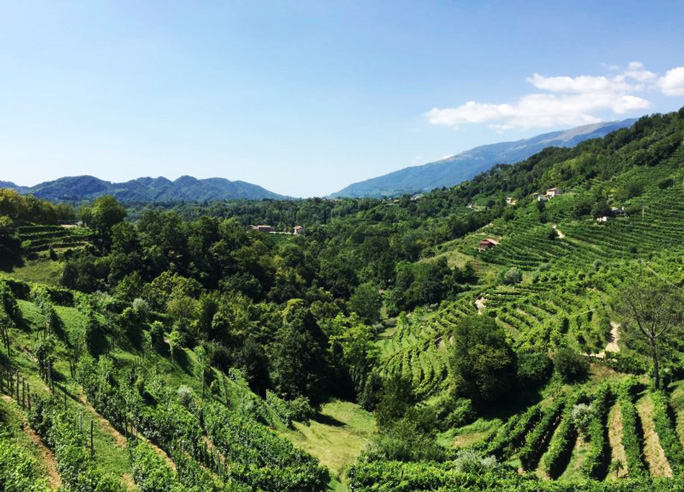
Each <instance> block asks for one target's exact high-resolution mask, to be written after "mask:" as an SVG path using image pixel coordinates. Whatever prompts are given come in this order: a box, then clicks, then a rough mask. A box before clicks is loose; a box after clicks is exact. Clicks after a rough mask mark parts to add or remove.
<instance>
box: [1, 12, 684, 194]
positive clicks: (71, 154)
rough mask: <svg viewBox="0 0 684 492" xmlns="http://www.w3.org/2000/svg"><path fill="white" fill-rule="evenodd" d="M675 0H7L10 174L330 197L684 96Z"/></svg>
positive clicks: (672, 106) (4, 106)
mask: <svg viewBox="0 0 684 492" xmlns="http://www.w3.org/2000/svg"><path fill="white" fill-rule="evenodd" d="M682 19H684V3H682V2H679V1H661V2H657V1H653V2H648V3H644V2H641V1H639V2H637V1H619V2H618V1H606V2H595V1H592V2H588V1H573V2H567V1H548V0H547V1H538V2H537V1H524V2H523V1H520V2H516V1H500V2H494V1H470V0H468V1H466V0H451V1H429V0H426V1H415V0H413V1H403V0H393V1H373V0H365V1H358V2H356V1H349V2H347V1H344V2H340V1H330V2H328V1H324V0H316V1H291V2H286V1H275V0H274V1H268V2H261V1H256V0H249V1H233V2H228V1H215V2H212V1H205V2H190V1H187V2H181V1H169V0H166V1H153V0H146V1H143V2H141V1H139V0H135V1H118V2H103V1H94V0H93V1H88V2H83V1H73V2H69V1H54V0H50V1H46V2H40V1H26V2H9V1H7V2H5V1H2V2H0V180H9V181H14V182H16V183H17V184H23V185H32V184H36V183H38V182H41V181H45V180H49V179H55V178H57V177H60V176H65V175H79V174H92V175H95V176H98V177H100V178H102V179H107V180H111V181H124V180H128V179H133V178H136V177H140V176H160V175H162V176H166V177H168V178H171V179H174V178H177V177H178V176H181V175H184V174H189V175H193V176H196V177H199V178H205V177H213V176H220V177H225V178H228V179H231V180H236V179H240V180H244V181H248V182H252V183H256V184H259V185H262V186H264V187H265V188H267V189H269V190H272V191H275V192H278V193H283V194H288V195H292V196H314V195H316V196H323V195H326V194H329V193H332V192H334V191H337V190H339V189H341V188H343V187H344V186H346V185H348V184H350V183H352V182H355V181H359V180H363V179H367V178H371V177H375V176H378V175H381V174H385V173H387V172H390V171H393V170H397V169H400V168H403V167H406V166H409V165H417V164H422V163H425V162H429V161H434V160H436V159H439V158H441V157H443V156H445V155H450V154H454V153H458V152H460V151H463V150H466V149H469V148H472V147H474V146H477V145H482V144H486V143H493V142H498V141H504V140H515V139H519V138H524V137H528V136H532V135H536V134H539V133H544V132H546V131H552V130H555V129H560V128H568V127H572V126H577V125H579V124H582V123H585V122H586V123H588V122H593V121H599V120H614V119H624V118H628V117H633V116H638V115H641V114H646V113H653V112H667V111H672V110H676V109H678V108H680V107H681V106H683V105H684V68H680V67H684V55H682V50H681V47H682V46H684V30H683V29H682V28H681V20H682Z"/></svg>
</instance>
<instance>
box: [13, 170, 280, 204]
mask: <svg viewBox="0 0 684 492" xmlns="http://www.w3.org/2000/svg"><path fill="white" fill-rule="evenodd" d="M0 188H11V189H14V190H16V191H18V192H19V193H22V194H32V195H35V196H36V197H38V198H41V199H44V200H52V201H60V202H80V201H82V200H93V199H94V198H97V197H98V196H102V195H106V194H108V195H113V196H114V197H115V198H116V199H117V200H119V201H121V202H126V203H132V202H134V203H162V202H165V203H172V202H203V201H217V200H238V199H246V200H261V199H265V198H267V199H274V200H275V199H285V198H287V197H285V196H283V195H278V194H277V193H273V192H270V191H268V190H266V189H264V188H262V187H261V186H257V185H254V184H250V183H245V182H244V181H228V180H227V179H223V178H208V179H197V178H193V177H192V176H181V177H180V178H178V179H176V180H175V181H171V180H169V179H166V178H164V177H159V178H138V179H134V180H131V181H127V182H125V183H111V182H109V181H104V180H101V179H98V178H95V177H93V176H70V177H64V178H59V179H57V180H54V181H46V182H44V183H40V184H37V185H35V186H31V187H25V186H17V185H15V184H14V183H10V182H0Z"/></svg>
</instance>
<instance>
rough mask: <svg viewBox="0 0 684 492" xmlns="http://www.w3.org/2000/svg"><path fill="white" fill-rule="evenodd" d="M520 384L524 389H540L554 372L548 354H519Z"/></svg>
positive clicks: (518, 371) (518, 370)
mask: <svg viewBox="0 0 684 492" xmlns="http://www.w3.org/2000/svg"><path fill="white" fill-rule="evenodd" d="M517 359H518V367H517V373H518V383H519V384H520V386H521V387H523V388H539V387H540V386H542V385H543V384H544V383H546V381H548V379H549V377H551V373H552V372H553V363H552V362H551V359H550V358H549V356H548V355H547V354H546V352H521V353H518V356H517Z"/></svg>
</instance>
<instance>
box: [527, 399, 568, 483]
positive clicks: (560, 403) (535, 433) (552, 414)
mask: <svg viewBox="0 0 684 492" xmlns="http://www.w3.org/2000/svg"><path fill="white" fill-rule="evenodd" d="M564 406H565V399H564V398H556V399H555V400H554V402H553V404H552V405H551V406H550V407H549V408H547V409H545V410H544V415H543V417H542V419H541V420H540V421H539V423H538V424H537V425H536V426H535V427H534V429H533V430H532V432H530V433H529V434H527V436H526V437H525V444H524V446H523V447H522V448H521V449H520V453H519V454H518V456H519V458H520V463H521V465H522V467H523V469H525V470H533V469H534V467H535V466H537V464H538V463H539V459H540V458H541V457H542V454H543V453H544V450H545V449H546V446H547V445H548V443H549V441H550V440H551V436H552V434H553V431H554V429H555V427H556V425H557V424H558V421H559V419H560V415H561V412H562V410H563V407H564Z"/></svg>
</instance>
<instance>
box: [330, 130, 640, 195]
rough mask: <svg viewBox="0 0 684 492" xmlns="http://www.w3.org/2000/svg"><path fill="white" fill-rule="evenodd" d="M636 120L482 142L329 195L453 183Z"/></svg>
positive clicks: (426, 188) (406, 190)
mask: <svg viewBox="0 0 684 492" xmlns="http://www.w3.org/2000/svg"><path fill="white" fill-rule="evenodd" d="M635 121H636V120H634V119H629V120H624V121H612V122H608V123H596V124H593V125H585V126H580V127H577V128H572V129H570V130H564V131H557V132H552V133H545V134H543V135H537V136H536V137H532V138H528V139H525V140H517V141H515V142H501V143H496V144H491V145H482V146H480V147H475V148H474V149H470V150H467V151H465V152H461V153H460V154H456V155H453V156H450V157H447V158H445V159H441V160H439V161H436V162H430V163H428V164H424V165H422V166H413V167H407V168H405V169H400V170H398V171H394V172H391V173H389V174H385V175H384V176H378V177H376V178H372V179H368V180H366V181H361V182H358V183H354V184H351V185H349V186H347V187H346V188H344V189H342V190H340V191H338V192H337V193H333V195H332V196H333V197H351V198H361V197H376V198H377V197H383V196H396V195H403V194H413V193H419V192H424V191H430V190H434V189H436V188H442V187H449V186H455V185H457V184H459V183H461V182H463V181H466V180H468V179H471V178H473V177H475V176H476V175H478V174H480V173H482V172H485V171H487V170H488V169H490V168H492V167H493V166H495V165H496V164H512V163H514V162H518V161H521V160H523V159H527V158H528V157H530V156H531V155H534V154H536V153H537V152H539V151H541V150H543V149H545V148H547V147H574V146H575V145H577V144H578V143H580V142H582V141H584V140H589V139H592V138H600V137H603V136H605V135H607V134H608V133H610V132H612V131H615V130H618V129H620V128H625V127H628V126H631V125H632V124H633V123H634V122H635Z"/></svg>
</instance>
